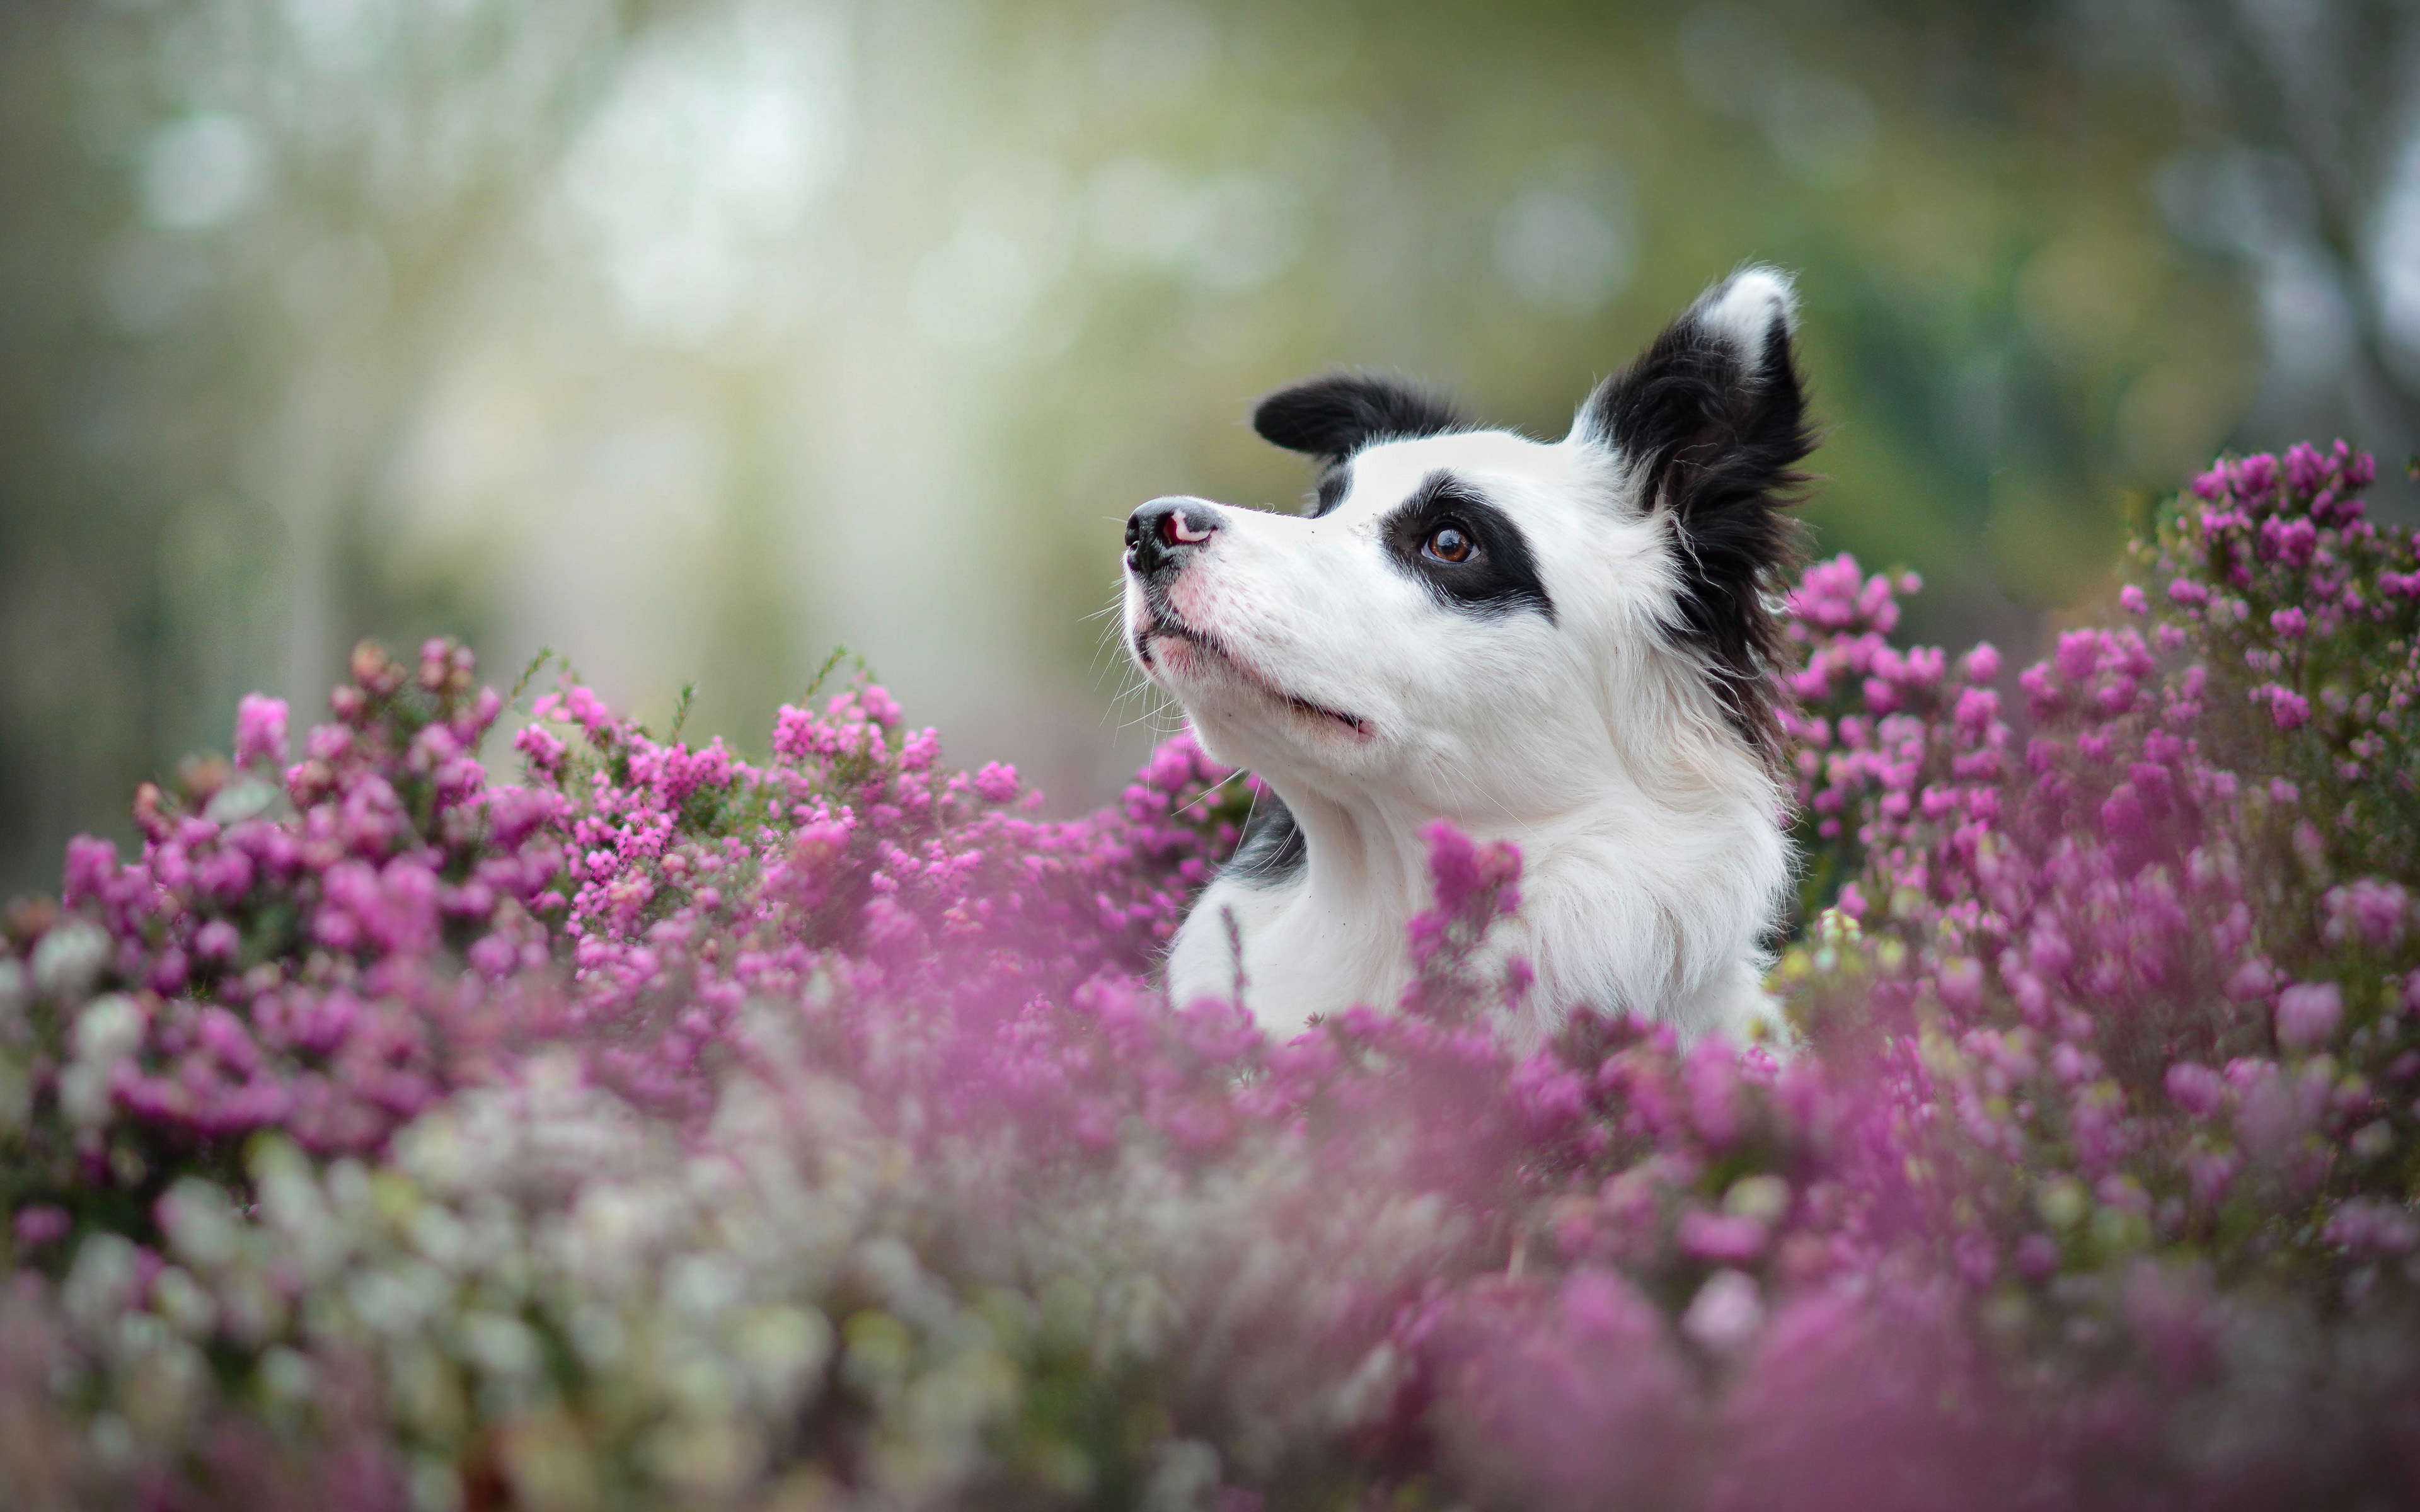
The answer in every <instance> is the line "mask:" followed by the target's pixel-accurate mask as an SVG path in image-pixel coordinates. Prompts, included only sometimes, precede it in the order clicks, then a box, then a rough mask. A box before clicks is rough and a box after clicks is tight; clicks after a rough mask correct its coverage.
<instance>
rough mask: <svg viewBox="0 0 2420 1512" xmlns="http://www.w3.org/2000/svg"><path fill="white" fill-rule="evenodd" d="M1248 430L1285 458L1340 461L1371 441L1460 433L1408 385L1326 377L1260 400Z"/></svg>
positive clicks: (1442, 405)
mask: <svg viewBox="0 0 2420 1512" xmlns="http://www.w3.org/2000/svg"><path fill="white" fill-rule="evenodd" d="M1252 428H1253V429H1254V430H1256V431H1259V432H1260V433H1261V439H1262V440H1266V441H1269V442H1272V443H1274V444H1276V445H1279V446H1282V447H1284V448H1285V449H1286V450H1287V451H1289V452H1305V453H1308V454H1310V455H1312V456H1318V457H1325V458H1326V459H1327V460H1329V461H1339V460H1342V458H1344V457H1348V456H1351V455H1353V454H1354V453H1355V452H1357V451H1359V450H1360V449H1361V448H1362V447H1363V446H1365V445H1367V444H1368V443H1370V442H1371V441H1374V440H1404V439H1405V438H1407V437H1413V436H1435V435H1438V434H1440V433H1442V432H1445V431H1450V430H1459V429H1460V428H1462V419H1461V417H1460V416H1458V415H1456V414H1455V413H1454V412H1453V406H1451V405H1450V404H1448V403H1446V402H1445V401H1444V400H1442V399H1439V398H1437V397H1436V396H1435V395H1434V394H1430V393H1423V392H1422V391H1421V390H1419V389H1417V388H1414V387H1412V386H1411V385H1409V384H1407V383H1402V382H1398V381H1396V380H1395V379H1392V378H1376V377H1373V376H1371V375H1368V374H1363V373H1330V374H1328V375H1327V376H1326V377H1325V378H1311V379H1309V380H1308V381H1305V382H1302V383H1297V384H1295V386H1294V387H1292V388H1290V389H1280V390H1279V391H1278V392H1277V393H1272V394H1270V395H1269V396H1268V397H1267V398H1265V399H1263V400H1262V401H1261V402H1260V403H1259V404H1258V405H1257V406H1255V407H1254V408H1253V410H1252Z"/></svg>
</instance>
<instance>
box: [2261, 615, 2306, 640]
mask: <svg viewBox="0 0 2420 1512" xmlns="http://www.w3.org/2000/svg"><path fill="white" fill-rule="evenodd" d="M2310 623H2311V622H2310V621H2309V620H2308V619H2307V618H2305V617H2304V614H2303V611H2302V610H2301V609H2291V608H2288V609H2279V610H2277V611H2276V612H2275V613H2273V614H2272V615H2270V616H2269V625H2270V628H2272V629H2273V630H2275V631H2276V632H2277V633H2278V634H2279V635H2282V636H2284V637H2285V638H2286V639H2287V640H2301V639H2302V638H2303V632H2304V630H2306V629H2308V628H2309V627H2310Z"/></svg>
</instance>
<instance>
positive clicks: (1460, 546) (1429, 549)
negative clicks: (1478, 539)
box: [1420, 525, 1479, 562]
mask: <svg viewBox="0 0 2420 1512" xmlns="http://www.w3.org/2000/svg"><path fill="white" fill-rule="evenodd" d="M1478 549H1479V548H1478V546H1477V545H1476V544H1474V543H1473V542H1472V540H1471V539H1470V537H1469V536H1467V535H1465V534H1464V533H1463V532H1462V527H1461V526H1459V525H1440V526H1438V527H1437V528H1436V529H1435V530H1434V531H1432V532H1429V538H1428V540H1427V541H1426V542H1424V543H1422V545H1421V547H1420V554H1421V555H1422V556H1425V557H1431V558H1434V559H1435V560H1436V561H1438V562H1467V561H1469V560H1470V557H1471V553H1472V552H1474V551H1476V550H1478Z"/></svg>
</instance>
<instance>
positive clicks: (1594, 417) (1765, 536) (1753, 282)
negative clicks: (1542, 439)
mask: <svg viewBox="0 0 2420 1512" xmlns="http://www.w3.org/2000/svg"><path fill="white" fill-rule="evenodd" d="M1797 315H1798V306H1797V300H1796V298H1795V297H1794V296H1793V295H1792V291H1791V287H1790V280H1789V279H1788V277H1786V276H1785V275H1783V274H1782V273H1779V272H1776V270H1772V269H1770V268H1759V267H1750V268H1745V269H1742V270H1740V271H1738V272H1736V273H1734V274H1732V275H1731V276H1730V278H1729V279H1728V280H1726V281H1725V282H1723V283H1721V284H1717V285H1714V287H1713V288H1710V289H1708V290H1707V291H1706V292H1705V293H1704V294H1703V295H1701V296H1700V297H1699V300H1698V302H1697V303H1695V304H1693V305H1691V306H1690V307H1689V309H1688V312H1687V313H1686V314H1684V315H1683V316H1681V317H1680V318H1679V319H1678V320H1675V321H1673V322H1672V323H1671V325H1669V326H1668V327H1666V328H1665V331H1664V333H1663V334H1662V335H1660V336H1658V337H1656V338H1655V341H1654V343H1653V345H1652V346H1650V347H1648V348H1647V350H1646V352H1645V353H1643V354H1642V355H1641V356H1640V357H1639V359H1638V361H1637V362H1636V363H1632V364H1631V365H1630V367H1629V368H1628V369H1626V370H1625V371H1623V372H1621V373H1617V374H1615V375H1614V376H1613V377H1612V378H1607V379H1606V381H1605V382H1604V383H1603V384H1601V385H1599V386H1598V388H1597V391H1596V393H1593V394H1591V395H1590V397H1589V401H1588V403H1587V405H1586V406H1584V407H1583V408H1582V409H1581V410H1580V416H1579V422H1578V425H1577V427H1576V429H1578V430H1579V431H1581V432H1583V433H1585V434H1587V435H1589V436H1590V437H1592V438H1593V439H1594V440H1597V441H1599V442H1601V443H1602V444H1604V445H1606V446H1608V447H1610V448H1612V449H1613V450H1614V451H1616V452H1618V453H1619V454H1620V455H1621V458H1622V462H1623V464H1624V466H1623V471H1624V476H1625V478H1626V479H1628V480H1629V482H1630V486H1632V487H1634V488H1635V489H1636V490H1637V492H1636V494H1635V497H1636V498H1637V501H1638V502H1639V504H1640V505H1641V506H1642V507H1644V508H1646V509H1648V510H1650V511H1668V512H1669V514H1670V517H1671V522H1672V529H1673V531H1674V532H1675V533H1676V535H1677V537H1678V542H1677V544H1678V545H1679V547H1680V548H1681V549H1680V551H1679V553H1678V558H1679V565H1680V569H1681V574H1682V595H1681V613H1682V618H1683V625H1681V626H1679V627H1678V628H1680V629H1681V630H1682V631H1683V634H1684V635H1685V636H1686V637H1687V639H1688V640H1691V641H1693V642H1695V643H1696V644H1697V645H1698V647H1699V649H1700V650H1701V651H1703V652H1704V653H1705V654H1706V655H1707V656H1709V657H1710V658H1711V659H1712V662H1713V664H1714V667H1713V670H1714V671H1715V672H1716V674H1717V675H1716V679H1715V683H1716V689H1717V691H1718V692H1721V693H1722V694H1723V700H1724V703H1725V705H1726V706H1727V707H1728V708H1730V711H1731V713H1732V716H1733V717H1734V719H1735V720H1736V721H1738V722H1740V723H1741V724H1742V725H1743V733H1747V734H1749V735H1750V736H1751V738H1752V739H1754V740H1755V741H1756V742H1757V744H1758V745H1759V747H1760V748H1773V741H1774V739H1775V736H1774V734H1773V733H1772V732H1771V728H1770V727H1771V723H1772V721H1771V719H1770V717H1769V716H1768V715H1767V714H1766V712H1765V704H1764V701H1763V699H1762V697H1761V692H1760V691H1759V689H1761V686H1762V685H1763V684H1764V682H1765V679H1766V675H1767V672H1768V671H1769V669H1770V668H1771V667H1772V666H1773V665H1774V664H1775V658H1776V656H1778V655H1779V653H1780V650H1781V639H1782V638H1781V627H1780V625H1779V624H1778V622H1777V621H1776V619H1775V617H1774V613H1773V610H1772V608H1771V607H1770V604H1769V602H1768V597H1767V592H1768V590H1769V589H1770V588H1773V587H1775V586H1777V581H1776V580H1777V579H1778V578H1779V577H1780V575H1781V574H1782V573H1783V572H1784V571H1786V570H1787V568H1788V567H1789V566H1790V564H1791V563H1792V559H1793V557H1794V556H1795V553H1796V545H1797V531H1796V527H1795V522H1794V521H1792V519H1791V518H1790V517H1787V516H1785V515H1783V514H1781V513H1780V511H1781V510H1782V509H1784V508H1786V507H1787V506H1789V505H1791V504H1792V503H1795V502H1797V490H1798V489H1799V488H1800V487H1801V486H1803V485H1804V484H1805V483H1806V481H1807V480H1806V478H1805V477H1804V476H1803V475H1802V474H1800V473H1799V472H1797V471H1794V464H1795V463H1797V461H1798V460H1799V459H1800V458H1801V457H1804V456H1805V455H1807V453H1808V452H1811V451H1813V450H1814V449H1815V438H1814V436H1813V435H1812V433H1811V432H1810V431H1809V430H1808V428H1807V404H1806V397H1805V394H1804V392H1803V391H1802V389H1801V386H1800V383H1799V379H1798V367H1797V362H1796V358H1795V355H1794V354H1793V353H1792V349H1791V333H1792V330H1793V329H1794V328H1795V326H1796V324H1797ZM1750 726H1754V728H1748V727H1750Z"/></svg>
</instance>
